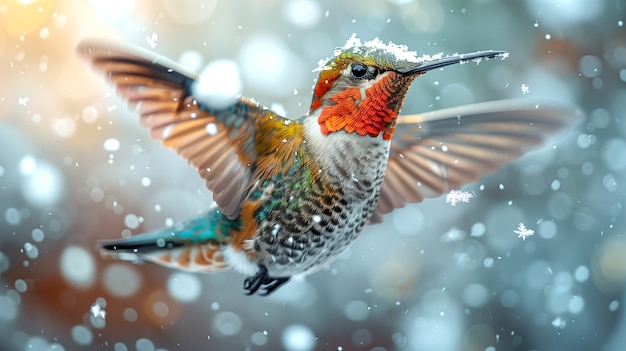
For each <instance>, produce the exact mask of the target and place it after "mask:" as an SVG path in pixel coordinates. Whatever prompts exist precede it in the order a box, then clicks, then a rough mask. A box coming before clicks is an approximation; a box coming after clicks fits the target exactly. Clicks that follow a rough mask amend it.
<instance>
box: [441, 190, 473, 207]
mask: <svg viewBox="0 0 626 351" xmlns="http://www.w3.org/2000/svg"><path fill="white" fill-rule="evenodd" d="M472 198H474V195H473V194H472V193H470V192H469V191H461V190H452V191H450V192H449V193H448V194H446V203H447V204H450V205H451V206H456V204H458V203H459V202H463V203H469V202H470V200H471V199H472Z"/></svg>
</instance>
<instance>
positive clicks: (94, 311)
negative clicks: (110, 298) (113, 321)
mask: <svg viewBox="0 0 626 351" xmlns="http://www.w3.org/2000/svg"><path fill="white" fill-rule="evenodd" d="M89 313H91V316H92V317H94V318H98V319H105V318H106V315H107V312H106V311H105V309H104V307H103V306H101V305H100V304H99V303H98V302H95V303H94V304H93V305H91V307H90V308H89Z"/></svg>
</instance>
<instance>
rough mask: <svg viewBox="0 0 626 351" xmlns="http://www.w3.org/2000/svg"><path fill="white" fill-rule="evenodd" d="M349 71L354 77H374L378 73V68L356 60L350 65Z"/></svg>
mask: <svg viewBox="0 0 626 351" xmlns="http://www.w3.org/2000/svg"><path fill="white" fill-rule="evenodd" d="M350 73H352V77H354V78H356V79H374V78H376V75H377V74H378V68H376V67H374V66H368V65H365V64H362V63H360V62H358V63H355V64H353V65H352V69H351V70H350Z"/></svg>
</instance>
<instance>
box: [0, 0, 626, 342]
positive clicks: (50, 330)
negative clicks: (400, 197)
mask: <svg viewBox="0 0 626 351" xmlns="http://www.w3.org/2000/svg"><path fill="white" fill-rule="evenodd" d="M624 21H626V7H625V5H624V1H622V0H612V1H609V0H605V1H586V0H569V1H560V0H524V1H509V2H502V1H495V0H473V1H458V0H439V1H435V0H348V1H313V0H287V1H279V0H273V1H242V0H236V1H217V0H204V1H200V0H191V1H177V0H162V1H150V0H115V1H72V0H23V1H12V0H4V1H0V349H1V350H79V349H88V350H100V349H102V350H115V351H126V350H138V351H153V350H201V349H202V350H208V349H210V350H280V349H287V350H294V351H307V350H370V351H391V350H437V351H448V350H450V351H452V350H467V351H470V350H471V351H506V350H537V351H539V350H603V351H622V350H624V349H625V347H626V346H624V345H626V320H625V318H626V313H624V311H625V310H626V309H625V308H624V307H625V306H624V297H625V290H624V287H625V284H626V236H625V235H624V234H626V233H625V230H626V221H625V220H624V209H623V208H622V207H623V205H622V203H623V202H624V200H625V189H626V187H625V186H626V173H625V171H626V142H625V141H624V139H625V137H626V123H625V122H624V118H625V117H626V26H625V25H624ZM352 33H357V35H358V37H360V38H361V39H364V40H369V39H372V38H374V37H380V38H381V39H382V40H384V41H389V40H392V41H394V42H396V43H403V44H406V45H408V46H409V48H410V49H412V50H416V51H418V53H420V54H421V53H428V54H434V53H438V52H444V53H454V52H469V51H476V50H486V49H501V50H507V51H509V52H510V53H511V54H510V57H509V59H507V60H504V61H491V62H488V63H483V64H481V65H479V66H476V65H474V64H471V65H464V66H455V67H449V68H446V69H445V70H443V71H435V72H430V73H429V74H427V75H426V76H424V77H421V78H419V79H418V80H417V81H416V82H415V83H414V84H413V87H412V89H411V91H410V92H409V96H408V97H407V100H406V104H405V106H404V110H403V111H404V112H405V113H415V112H422V111H428V110H433V109H438V108H442V107H448V106H456V105H461V104H465V103H471V102H481V101H488V100H494V99H502V98H514V97H530V98H532V97H535V98H540V97H553V98H558V99H562V100H567V101H571V102H574V103H577V104H578V105H580V106H581V107H582V109H583V110H584V112H585V114H586V116H587V118H586V120H585V121H584V122H583V123H582V124H580V125H577V126H574V127H573V129H572V131H571V132H570V134H569V135H568V136H566V137H564V138H562V139H560V140H557V141H556V142H555V143H554V144H551V145H547V146H546V147H545V148H543V149H542V150H539V151H537V152H534V153H532V154H531V155H529V156H527V157H525V158H523V159H521V160H519V161H518V162H516V163H514V164H512V165H510V166H509V167H507V168H505V169H504V170H502V171H501V172H498V173H496V174H493V175H491V176H488V177H486V178H485V179H483V180H481V181H480V182H478V183H476V184H474V185H472V186H469V187H467V188H465V189H464V190H466V191H469V192H471V193H472V194H473V198H472V199H471V201H470V202H469V203H460V204H458V205H457V206H454V207H453V206H451V205H450V204H447V203H446V202H445V196H444V197H442V198H439V199H434V200H428V201H426V202H425V203H422V204H417V205H413V206H408V207H406V208H404V209H401V210H399V211H396V212H395V213H393V214H391V215H389V216H387V217H386V219H385V222H384V223H383V224H382V225H376V226H371V227H369V228H367V229H366V230H365V232H364V233H363V235H362V236H361V238H360V239H359V240H358V241H357V242H356V244H355V245H353V246H352V247H351V248H350V249H349V250H348V251H347V252H346V253H345V254H344V255H343V256H342V257H341V258H340V259H339V260H337V261H336V262H335V263H333V264H332V265H331V266H330V267H328V269H326V270H324V271H321V272H319V273H317V274H315V275H312V276H310V277H308V278H307V280H306V281H304V282H299V283H298V282H292V283H290V284H288V285H287V286H285V287H284V288H282V289H281V290H279V291H278V292H277V293H276V294H274V295H272V296H270V297H269V298H262V297H256V296H253V297H246V296H244V295H243V291H242V281H243V278H244V277H243V276H241V275H238V274H236V273H234V272H228V273H223V274H215V275H188V274H182V273H178V272H174V271H170V270H166V269H163V268H160V267H156V266H153V265H132V264H129V263H121V262H116V261H111V260H104V259H101V258H100V257H99V255H98V253H97V252H96V250H95V245H96V243H97V242H98V241H99V240H102V239H111V238H119V237H120V236H122V235H128V234H131V233H132V234H137V233H140V232H142V231H145V230H149V229H154V228H158V227H162V226H164V225H166V224H171V223H172V222H173V221H176V220H181V219H184V218H188V217H191V216H192V215H195V214H196V213H199V212H201V211H203V210H206V209H207V208H208V207H209V206H210V205H211V194H210V193H209V192H208V191H207V190H206V188H205V187H204V182H203V181H202V180H201V179H200V178H199V177H198V176H197V175H196V172H195V171H194V170H193V169H192V168H191V167H189V166H187V165H186V163H185V161H183V160H181V159H179V158H178V157H176V156H175V155H174V153H173V152H171V151H169V150H166V149H165V148H163V147H161V146H160V144H159V143H157V142H154V141H151V140H150V139H149V138H148V133H147V131H145V130H143V129H141V128H140V127H139V125H138V123H137V118H136V116H134V115H133V114H132V113H130V112H129V111H128V109H127V108H126V107H125V105H124V103H123V102H122V101H121V100H119V99H117V98H116V97H115V96H114V92H113V91H112V89H111V87H107V86H106V85H105V84H104V83H103V80H102V79H101V77H99V76H98V75H96V74H95V73H92V72H91V70H90V69H89V67H88V66H87V65H86V64H85V63H84V62H82V61H80V60H79V59H78V58H77V57H76V55H75V46H76V44H77V42H78V41H79V40H80V39H81V38H85V37H92V38H93V37H96V38H110V39H112V40H116V41H120V42H125V43H131V44H134V45H138V46H141V47H144V48H149V49H153V50H154V51H157V52H159V53H161V54H163V55H165V56H167V57H170V58H172V59H174V60H178V61H180V62H181V63H183V64H185V65H187V66H188V67H189V68H191V69H194V70H201V69H202V67H204V65H206V63H208V62H210V61H212V60H215V59H226V60H232V62H233V63H235V64H236V66H237V67H238V69H239V72H240V76H241V79H242V82H243V93H244V94H245V95H247V96H251V97H254V98H256V99H257V100H258V101H260V102H261V103H263V104H265V105H272V104H274V103H276V104H280V105H275V106H276V108H284V109H285V110H286V111H287V112H288V116H291V117H297V116H300V115H302V114H303V113H305V112H306V111H307V110H308V104H309V102H310V97H311V87H312V84H313V79H314V78H315V74H314V73H312V72H311V70H312V69H314V68H315V67H317V63H318V60H320V59H321V58H325V57H327V56H329V55H330V54H331V53H332V50H333V49H334V48H335V47H337V46H342V45H343V44H344V43H345V40H346V39H348V38H349V37H350V36H351V35H352ZM520 223H524V224H525V226H526V227H527V228H530V229H531V230H534V231H535V234H534V236H531V237H528V238H527V239H526V240H522V239H521V238H518V237H517V234H516V233H515V230H516V229H518V225H519V224H520Z"/></svg>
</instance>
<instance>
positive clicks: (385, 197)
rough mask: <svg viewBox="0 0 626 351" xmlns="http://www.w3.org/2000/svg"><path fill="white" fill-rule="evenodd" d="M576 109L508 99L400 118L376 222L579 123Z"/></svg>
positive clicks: (475, 176)
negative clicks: (398, 209) (408, 204)
mask: <svg viewBox="0 0 626 351" xmlns="http://www.w3.org/2000/svg"><path fill="white" fill-rule="evenodd" d="M581 117H582V113H581V112H580V110H578V109H577V108H576V107H575V106H572V105H570V104H565V103H561V102H555V101H539V102H538V101H527V100H502V101H493V102H487V103H481V104H474V105H468V106H461V107H457V108H450V109H444V110H439V111H434V112H431V113H425V114H419V115H410V116H403V117H400V118H399V119H398V122H397V125H396V129H395V133H394V140H393V142H392V143H391V150H390V157H389V164H388V166H387V171H386V174H385V178H384V179H383V184H382V187H381V193H380V198H379V200H378V205H377V207H376V210H375V212H374V215H373V216H372V219H371V222H373V223H376V222H380V221H381V220H382V217H383V215H384V214H386V213H389V212H391V211H392V210H393V209H395V208H400V207H403V206H405V205H406V204H407V203H414V202H419V201H422V200H423V199H424V198H428V197H435V196H439V195H441V194H443V193H445V192H448V191H450V190H453V189H458V188H460V187H461V186H462V185H464V184H467V183H471V182H474V181H476V180H478V179H479V178H481V177H482V176H484V175H485V174H488V173H490V172H493V171H495V170H497V169H499V168H501V167H502V166H504V165H505V164H507V163H509V162H511V161H513V160H515V159H517V158H518V157H520V156H521V155H523V154H524V152H526V151H528V150H529V149H532V148H535V147H538V146H539V145H541V144H542V143H544V142H545V141H546V139H547V138H549V137H550V136H553V135H555V134H557V133H558V132H562V131H563V130H565V127H566V126H568V125H571V124H572V123H575V122H577V121H579V120H580V119H581Z"/></svg>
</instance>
